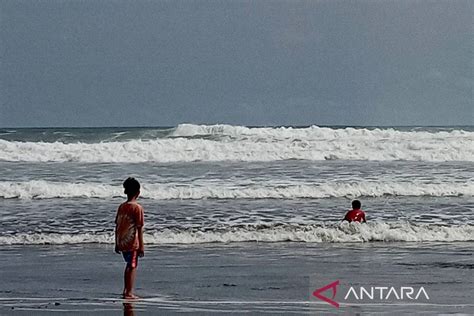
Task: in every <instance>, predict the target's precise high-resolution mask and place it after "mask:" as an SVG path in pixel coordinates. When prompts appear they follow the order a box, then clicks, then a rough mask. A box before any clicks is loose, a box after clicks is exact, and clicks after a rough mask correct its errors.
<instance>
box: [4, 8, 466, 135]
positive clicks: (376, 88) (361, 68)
mask: <svg viewBox="0 0 474 316" xmlns="http://www.w3.org/2000/svg"><path fill="white" fill-rule="evenodd" d="M473 4H474V1H470V0H452V1H414V0H409V1H404V0H397V1H372V0H370V1H338V0H328V1H316V0H315V1H296V0H289V1H269V0H259V1H256V0H253V1H235V0H225V1H193V0H184V1H181V0H170V1H135V0H134V1H116V0H114V1H112V0H110V1H100V0H99V1H98V0H90V1H87V0H86V1H84V0H81V1H74V0H71V1H63V0H58V1H51V0H45V1H19V0H2V1H0V9H1V13H0V14H1V19H0V23H1V25H0V40H1V42H0V53H1V66H0V67H1V69H0V70H1V72H0V76H1V78H0V79H1V81H0V82H1V86H0V87H1V90H0V92H1V95H0V102H1V103H0V126H3V127H18V126H173V125H176V124H178V123H182V122H192V123H230V124H243V125H311V124H320V125H333V124H336V125H472V124H474V113H473V111H474V102H473V86H474V85H473V82H474V78H473V64H474V62H473V45H474V40H473V34H474V33H473V10H474V5H473Z"/></svg>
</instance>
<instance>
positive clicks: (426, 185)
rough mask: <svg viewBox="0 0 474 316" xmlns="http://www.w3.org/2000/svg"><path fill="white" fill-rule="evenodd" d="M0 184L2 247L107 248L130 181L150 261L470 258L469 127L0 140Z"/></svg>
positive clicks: (102, 133) (148, 131)
mask: <svg viewBox="0 0 474 316" xmlns="http://www.w3.org/2000/svg"><path fill="white" fill-rule="evenodd" d="M0 170H1V172H0V205H1V207H0V218H1V220H0V245H1V246H2V247H9V246H11V247H16V249H18V248H21V247H29V248H28V249H34V247H41V246H45V245H52V246H63V247H79V246H86V245H92V246H94V245H95V246H97V245H113V242H114V218H115V213H116V210H117V207H118V205H119V204H120V203H122V202H123V201H124V199H125V195H124V194H123V187H122V183H123V181H124V180H125V179H126V178H127V177H135V178H136V179H137V180H138V181H139V182H140V183H141V185H142V188H141V196H140V198H139V202H140V203H141V204H142V205H143V207H144V210H145V236H144V239H145V243H146V244H147V246H152V247H153V246H156V247H165V248H163V249H170V248H166V247H180V246H184V247H186V246H188V247H189V246H191V247H193V249H207V248H205V247H208V246H209V245H213V246H215V247H217V248H216V249H218V250H216V253H219V252H223V253H225V252H226V251H234V250H235V247H241V246H242V245H244V246H242V247H245V249H249V247H250V248H253V247H254V246H255V247H257V246H258V245H259V246H258V247H264V248H265V247H270V248H271V249H275V248H272V247H278V245H297V247H309V248H311V247H322V248H318V249H325V247H333V246H336V247H338V245H339V246H341V247H343V248H344V249H345V250H344V251H342V250H338V251H335V253H336V254H337V255H341V256H342V254H343V253H345V251H346V250H347V249H350V247H352V246H351V245H353V246H354V247H366V246H367V245H369V246H370V247H375V248H376V249H377V251H376V252H382V253H389V252H390V251H391V250H392V249H393V248H394V247H395V246H394V245H396V247H402V248H403V249H409V250H406V251H405V252H404V253H405V254H408V253H409V254H410V256H412V255H415V256H416V255H417V253H419V254H420V256H421V255H422V253H423V249H426V248H427V247H428V248H429V247H431V248H432V249H435V248H436V247H441V248H442V249H444V250H446V249H448V250H453V249H454V251H455V249H457V248H459V249H461V250H460V251H461V252H463V254H466V251H467V254H470V255H472V246H473V245H474V244H473V242H474V181H473V180H474V127H473V126H459V127H346V126H303V127H290V126H277V127H275V126H274V127H246V126H233V125H225V124H220V125H196V124H180V125H178V126H174V127H112V128H2V129H0ZM354 199H358V200H360V201H361V203H362V209H363V210H364V211H365V212H366V217H367V223H366V224H359V223H351V224H349V223H347V222H342V219H343V217H344V215H345V213H346V212H347V211H348V210H349V209H350V208H351V201H352V200H354ZM238 245H240V246H238ZM433 245H435V246H433ZM32 247H33V248H32ZM196 247H197V248H196ZM199 247H204V248H199ZM285 247H286V246H285ZM433 247H434V248H433ZM466 247H467V250H466ZM226 249H227V250H226ZM229 249H230V250H229ZM232 249H234V250H232ZM265 249H267V248H265ZM364 249H366V250H367V248H364ZM413 249H416V250H413ZM469 249H471V250H469ZM366 250H364V251H366ZM194 251H196V250H194ZM318 251H319V250H318ZM367 251H368V250H367ZM435 252H436V251H435ZM382 257H383V255H382ZM382 257H380V258H382ZM346 258H347V257H346ZM374 260H375V259H374ZM460 260H461V261H462V262H461V263H459V266H456V262H457V258H456V257H448V261H449V262H451V263H452V264H454V266H453V265H451V266H449V267H450V268H452V269H462V271H464V272H466V271H468V272H469V274H468V275H470V276H471V277H472V269H473V268H474V264H472V256H468V257H467V259H466V257H465V256H464V257H460ZM465 260H468V261H465ZM466 262H467V263H466ZM423 264H424V263H423ZM419 268H420V269H424V268H423V267H422V266H420V267H419ZM441 271H442V270H441ZM385 273H386V274H387V273H388V272H387V271H386V272H385ZM345 275H348V273H346V274H345ZM472 284H473V283H472V279H471V281H470V283H468V285H469V286H471V287H472ZM471 294H472V293H471Z"/></svg>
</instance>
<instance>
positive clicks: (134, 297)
mask: <svg viewBox="0 0 474 316" xmlns="http://www.w3.org/2000/svg"><path fill="white" fill-rule="evenodd" d="M123 298H124V299H126V300H136V299H139V298H140V297H138V296H136V295H135V294H133V293H128V294H127V293H123Z"/></svg>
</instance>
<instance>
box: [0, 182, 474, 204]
mask: <svg viewBox="0 0 474 316" xmlns="http://www.w3.org/2000/svg"><path fill="white" fill-rule="evenodd" d="M122 191H123V190H122V188H121V186H113V185H108V184H99V183H64V182H51V181H43V180H33V181H26V182H9V181H6V182H0V198H4V199H12V198H16V199H53V198H114V197H121V196H123V194H122ZM141 195H142V197H143V198H148V199H155V200H172V199H297V198H331V197H381V196H474V184H472V183H454V182H453V183H438V184H436V183H423V182H328V183H323V184H314V185H310V184H301V185H299V184H289V185H280V184H272V183H271V182H262V183H257V184H251V185H246V186H238V185H236V184H235V183H232V184H228V185H226V184H225V183H212V184H201V185H200V186H196V185H189V186H184V185H182V184H145V185H143V188H142V193H141Z"/></svg>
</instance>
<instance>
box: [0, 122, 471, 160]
mask: <svg viewBox="0 0 474 316" xmlns="http://www.w3.org/2000/svg"><path fill="white" fill-rule="evenodd" d="M287 159H304V160H325V159H326V160H327V159H341V160H378V161H393V160H412V161H474V132H468V131H462V130H453V131H449V132H448V131H437V132H427V131H398V130H394V129H373V130H369V129H355V128H344V129H334V128H322V127H317V126H312V127H308V128H291V127H281V128H248V127H243V126H230V125H211V126H207V125H191V124H183V125H179V126H178V127H177V128H176V129H175V130H174V131H172V132H171V134H169V135H168V136H167V137H165V138H156V139H147V140H141V139H136V140H128V141H121V142H117V141H111V142H98V143H80V142H78V143H62V142H54V143H45V142H18V141H6V140H0V160H4V161H29V162H48V161H51V162H65V161H74V162H86V163H94V162H97V163H100V162H131V163H134V162H135V163H136V162H189V161H275V160H287Z"/></svg>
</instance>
